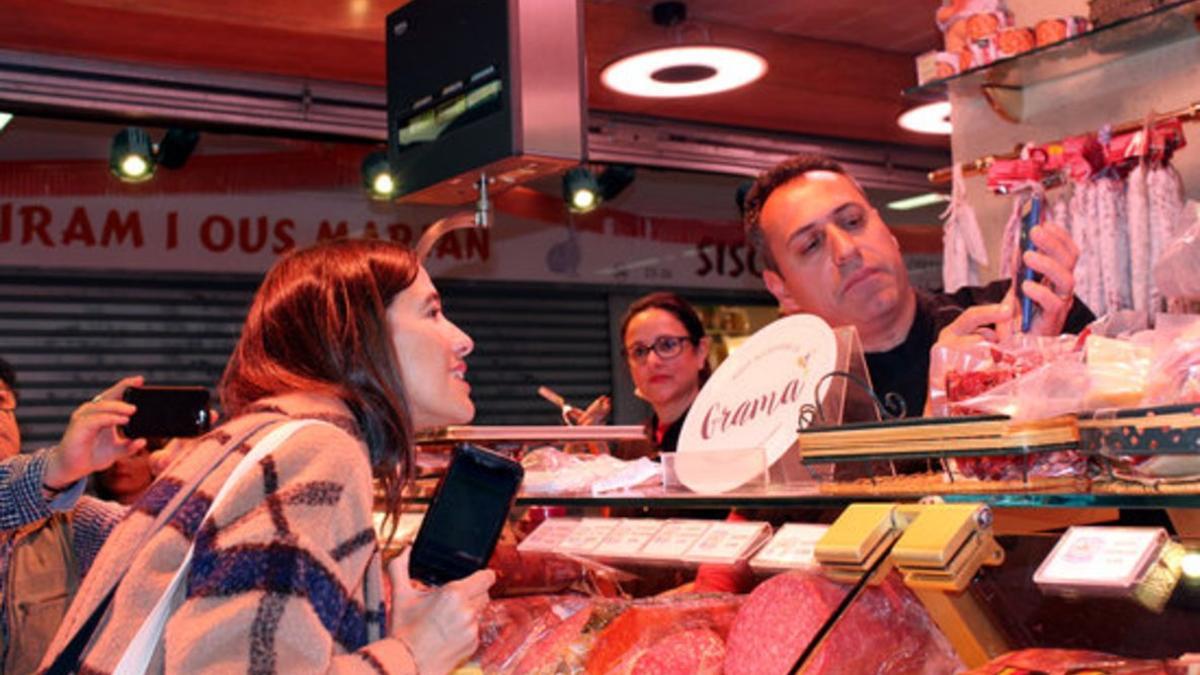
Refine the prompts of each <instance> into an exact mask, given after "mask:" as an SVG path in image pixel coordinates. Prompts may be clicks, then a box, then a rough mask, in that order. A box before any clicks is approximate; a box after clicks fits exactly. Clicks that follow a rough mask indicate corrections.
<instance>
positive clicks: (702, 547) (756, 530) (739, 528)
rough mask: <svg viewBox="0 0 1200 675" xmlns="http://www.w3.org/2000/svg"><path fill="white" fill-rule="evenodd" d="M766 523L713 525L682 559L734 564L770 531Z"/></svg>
mask: <svg viewBox="0 0 1200 675" xmlns="http://www.w3.org/2000/svg"><path fill="white" fill-rule="evenodd" d="M770 527H771V526H770V525H768V524H766V523H724V522H722V523H713V525H712V527H710V528H709V529H708V531H707V532H705V533H704V535H703V536H701V537H700V539H699V540H697V541H696V543H695V544H693V545H692V547H691V548H689V549H688V551H687V553H686V554H684V559H685V560H689V561H695V562H729V563H732V562H736V561H738V560H740V559H741V558H743V557H745V555H746V554H747V553H748V552H749V551H750V548H751V547H752V546H754V545H755V544H757V543H758V542H759V541H761V540H762V539H763V538H764V537H765V536H766V535H767V533H768V532H769V531H770Z"/></svg>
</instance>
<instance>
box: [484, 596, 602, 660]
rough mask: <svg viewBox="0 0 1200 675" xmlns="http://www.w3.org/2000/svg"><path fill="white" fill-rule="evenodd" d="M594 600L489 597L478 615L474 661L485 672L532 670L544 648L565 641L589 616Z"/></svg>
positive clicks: (549, 656)
mask: <svg viewBox="0 0 1200 675" xmlns="http://www.w3.org/2000/svg"><path fill="white" fill-rule="evenodd" d="M594 609H595V603H594V602H593V601H592V600H590V599H588V598H585V597H583V596H579V595H534V596H528V597H524V598H508V599H504V600H493V601H492V602H490V603H488V605H487V607H485V608H484V610H483V613H482V614H481V615H480V617H479V649H478V651H476V653H475V657H474V660H475V661H477V662H478V663H479V666H480V668H482V669H483V672H485V673H527V672H536V670H537V666H538V665H539V664H541V663H542V662H543V661H546V660H551V659H557V657H558V654H555V653H553V652H550V651H548V650H549V649H550V648H551V647H557V646H559V645H560V644H561V643H563V642H569V641H570V640H571V639H573V638H575V637H576V636H577V635H578V634H579V633H580V632H582V630H583V628H584V625H585V624H586V623H587V622H588V621H589V620H590V619H591V616H592V613H593V610H594Z"/></svg>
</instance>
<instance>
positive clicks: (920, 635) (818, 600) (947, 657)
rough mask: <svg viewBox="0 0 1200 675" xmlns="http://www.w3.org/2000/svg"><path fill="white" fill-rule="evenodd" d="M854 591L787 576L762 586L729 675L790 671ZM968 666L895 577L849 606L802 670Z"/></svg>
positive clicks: (926, 670) (817, 673) (750, 602)
mask: <svg viewBox="0 0 1200 675" xmlns="http://www.w3.org/2000/svg"><path fill="white" fill-rule="evenodd" d="M847 592H848V587H846V586H842V585H841V584H838V583H836V582H833V581H830V580H829V579H827V578H825V577H824V576H822V575H821V574H819V573H816V572H806V571H793V572H786V573H784V574H780V575H777V576H775V577H772V578H771V579H768V580H767V581H765V582H763V583H762V584H760V585H759V586H758V588H756V589H755V590H754V592H753V593H751V594H750V597H748V598H747V599H746V601H745V603H744V604H743V605H742V608H741V609H740V610H739V611H738V614H737V617H736V618H735V619H734V622H733V627H732V628H730V630H729V637H728V638H727V639H726V645H725V649H726V651H725V672H726V673H727V674H728V675H775V674H780V675H782V674H783V673H787V672H789V670H790V669H791V667H792V665H793V664H794V663H795V661H796V659H797V658H799V656H800V655H801V654H802V653H803V651H804V649H805V647H806V646H807V645H808V643H809V642H810V641H811V640H812V639H813V637H814V636H815V635H816V634H817V632H818V631H819V630H820V628H821V626H822V624H824V623H825V621H826V619H828V618H829V616H830V615H831V614H832V613H833V612H834V610H835V609H836V607H837V606H838V604H839V603H840V602H841V600H842V598H843V597H844V596H845V594H846V593H847ZM962 668H963V664H962V663H961V662H960V661H959V660H958V657H957V656H956V655H955V653H954V650H953V648H952V647H951V646H950V643H949V642H948V641H947V640H946V638H945V636H943V635H942V633H941V631H940V630H938V628H937V626H936V625H934V623H933V620H932V619H931V618H930V617H929V614H928V613H927V612H926V611H925V608H924V606H922V605H921V603H920V601H918V600H917V598H916V596H914V595H913V594H912V592H911V591H909V590H908V589H907V588H906V587H905V586H904V584H903V582H901V581H900V578H899V576H897V575H896V574H891V575H889V576H888V577H887V578H886V579H885V580H884V582H883V583H882V584H880V585H879V586H875V587H868V588H866V589H865V590H864V591H863V593H862V594H861V595H860V596H859V597H858V598H857V599H856V600H855V602H854V603H853V604H851V605H850V607H849V608H848V609H847V610H846V612H845V614H844V615H843V616H842V618H841V620H840V621H839V622H838V624H837V625H836V626H835V627H834V628H833V630H832V631H831V632H830V633H829V635H828V637H826V639H825V642H824V643H823V644H822V645H821V647H820V648H819V649H818V650H817V652H815V653H814V654H813V656H812V659H811V660H810V662H809V664H808V667H807V669H806V670H804V671H802V672H805V673H809V674H811V675H825V674H832V673H855V674H856V675H901V674H903V675H918V674H924V675H935V674H941V673H956V672H958V671H959V670H961V669H962Z"/></svg>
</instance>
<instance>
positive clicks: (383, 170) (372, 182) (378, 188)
mask: <svg viewBox="0 0 1200 675" xmlns="http://www.w3.org/2000/svg"><path fill="white" fill-rule="evenodd" d="M362 185H363V189H365V190H366V191H367V194H369V195H371V198H372V199H379V200H387V199H391V198H393V197H394V196H395V195H396V188H397V187H399V186H398V185H397V184H396V174H395V172H393V171H392V165H391V162H390V161H389V160H388V155H387V151H386V150H377V151H375V152H370V153H367V156H366V157H363V161H362Z"/></svg>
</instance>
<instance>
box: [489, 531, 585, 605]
mask: <svg viewBox="0 0 1200 675" xmlns="http://www.w3.org/2000/svg"><path fill="white" fill-rule="evenodd" d="M488 569H490V570H492V571H494V572H495V573H496V583H495V584H494V585H493V586H492V588H491V591H490V594H491V596H492V597H493V598H503V597H511V596H517V595H533V594H538V593H561V592H563V591H566V590H568V589H575V590H584V589H585V587H586V584H587V582H588V577H589V574H591V573H593V572H595V570H590V569H589V568H588V567H587V566H586V565H585V564H584V562H583V561H581V560H578V559H575V558H568V557H566V556H561V555H556V554H554V553H540V552H522V551H518V550H517V547H516V546H514V545H512V544H500V545H497V546H496V551H495V552H494V553H493V554H492V559H491V560H489V561H488Z"/></svg>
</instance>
